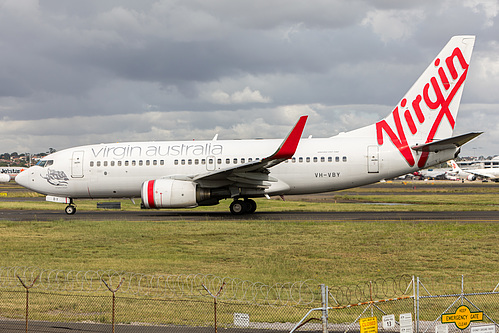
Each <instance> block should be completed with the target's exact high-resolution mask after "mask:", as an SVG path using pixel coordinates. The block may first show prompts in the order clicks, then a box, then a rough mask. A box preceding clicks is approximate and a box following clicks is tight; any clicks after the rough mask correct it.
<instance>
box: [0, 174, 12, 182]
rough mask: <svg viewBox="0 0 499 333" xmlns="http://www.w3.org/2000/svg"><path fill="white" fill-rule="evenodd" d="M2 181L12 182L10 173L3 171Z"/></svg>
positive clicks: (0, 175)
mask: <svg viewBox="0 0 499 333" xmlns="http://www.w3.org/2000/svg"><path fill="white" fill-rule="evenodd" d="M0 182H2V183H8V182H10V175H8V174H6V173H1V174H0Z"/></svg>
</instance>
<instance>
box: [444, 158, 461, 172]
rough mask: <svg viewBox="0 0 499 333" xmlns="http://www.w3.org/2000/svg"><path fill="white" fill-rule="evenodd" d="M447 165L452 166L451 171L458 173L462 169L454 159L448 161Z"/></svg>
mask: <svg viewBox="0 0 499 333" xmlns="http://www.w3.org/2000/svg"><path fill="white" fill-rule="evenodd" d="M447 165H449V166H450V167H451V168H452V172H455V173H457V174H459V173H460V172H461V171H462V170H461V168H460V167H459V165H457V163H456V161H454V160H450V161H448V162H447Z"/></svg>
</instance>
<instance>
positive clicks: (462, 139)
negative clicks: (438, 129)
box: [411, 132, 483, 152]
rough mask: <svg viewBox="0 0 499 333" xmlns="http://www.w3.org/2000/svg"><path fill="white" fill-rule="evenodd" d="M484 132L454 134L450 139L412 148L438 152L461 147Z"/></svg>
mask: <svg viewBox="0 0 499 333" xmlns="http://www.w3.org/2000/svg"><path fill="white" fill-rule="evenodd" d="M482 133H483V132H470V133H467V134H462V135H458V136H454V137H452V138H448V139H443V140H438V141H434V142H430V143H426V144H423V145H416V146H413V147H411V148H412V149H413V150H416V151H425V152H436V151H441V150H446V149H455V148H458V147H461V146H462V145H464V144H465V143H466V142H468V141H471V140H473V139H474V138H476V137H477V136H479V135H480V134H482Z"/></svg>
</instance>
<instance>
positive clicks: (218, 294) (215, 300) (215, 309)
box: [201, 281, 225, 333]
mask: <svg viewBox="0 0 499 333" xmlns="http://www.w3.org/2000/svg"><path fill="white" fill-rule="evenodd" d="M201 285H202V286H203V288H204V290H206V291H207V292H208V294H210V296H211V297H213V311H214V312H215V318H214V320H215V333H217V332H218V330H217V298H218V296H220V293H221V292H222V289H223V287H224V286H225V281H224V283H222V286H221V287H220V290H219V291H218V293H217V294H216V295H213V294H212V293H211V291H210V290H209V289H208V288H206V286H205V285H204V284H201Z"/></svg>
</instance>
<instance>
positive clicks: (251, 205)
mask: <svg viewBox="0 0 499 333" xmlns="http://www.w3.org/2000/svg"><path fill="white" fill-rule="evenodd" d="M244 203H246V206H247V211H246V213H248V214H253V213H254V212H255V211H256V202H255V200H253V199H246V200H244Z"/></svg>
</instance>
